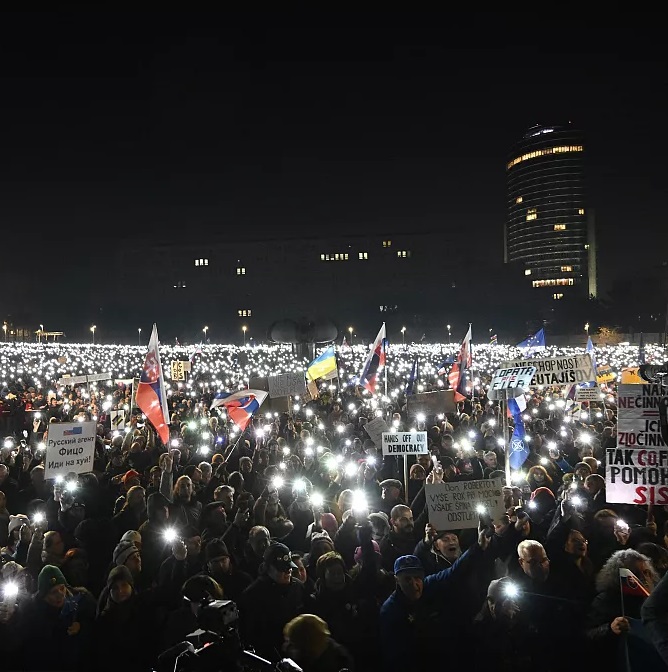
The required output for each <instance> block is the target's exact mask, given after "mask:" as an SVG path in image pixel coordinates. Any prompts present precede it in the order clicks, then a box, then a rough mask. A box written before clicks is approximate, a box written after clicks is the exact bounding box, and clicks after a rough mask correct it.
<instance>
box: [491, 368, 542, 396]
mask: <svg viewBox="0 0 668 672" xmlns="http://www.w3.org/2000/svg"><path fill="white" fill-rule="evenodd" d="M535 375H536V367H535V366H519V367H516V368H510V369H497V370H496V371H495V372H494V376H493V377H492V382H491V384H490V387H491V389H493V390H509V389H510V390H512V389H514V388H516V387H519V388H521V389H524V388H527V387H529V386H530V385H531V379H532V378H533V377H534V376H535Z"/></svg>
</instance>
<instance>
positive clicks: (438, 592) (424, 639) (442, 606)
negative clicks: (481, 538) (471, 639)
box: [380, 544, 482, 672]
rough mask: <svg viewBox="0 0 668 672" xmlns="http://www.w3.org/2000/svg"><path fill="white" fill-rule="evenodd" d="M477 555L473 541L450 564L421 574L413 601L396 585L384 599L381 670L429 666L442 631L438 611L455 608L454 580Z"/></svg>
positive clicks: (479, 555) (402, 670)
mask: <svg viewBox="0 0 668 672" xmlns="http://www.w3.org/2000/svg"><path fill="white" fill-rule="evenodd" d="M480 558H482V550H481V548H480V546H478V544H475V546H473V547H471V548H470V549H468V550H467V551H466V552H465V553H463V554H462V556H461V557H460V558H459V559H458V560H457V561H456V562H455V563H454V564H453V565H452V566H451V567H448V568H447V569H444V570H442V571H440V572H438V573H437V574H432V575H431V576H427V577H425V579H424V588H423V591H422V597H421V598H420V599H419V600H418V601H417V602H416V603H413V604H411V603H409V602H408V601H407V600H406V598H405V597H404V594H403V593H402V592H401V590H400V589H399V588H397V589H396V590H395V591H394V593H392V595H390V597H388V598H387V600H386V601H385V603H384V604H383V606H382V607H381V610H380V636H381V643H382V647H381V648H382V651H383V656H384V661H385V666H384V668H383V670H384V672H394V670H396V671H397V672H406V670H413V671H415V672H418V671H419V670H422V669H427V667H428V665H429V663H430V662H431V664H432V665H433V647H434V642H435V641H436V642H439V646H441V645H442V644H443V636H444V634H446V633H445V632H444V630H445V628H444V627H443V620H442V613H443V611H444V610H448V611H452V610H453V609H455V610H456V608H457V605H456V604H452V597H453V594H454V593H455V591H454V588H455V586H456V582H457V581H458V580H461V579H462V574H463V573H464V572H465V570H466V569H467V568H470V567H471V565H474V564H476V563H477V562H478V560H479V559H480ZM449 602H450V603H449ZM453 636H454V637H456V634H455V633H453ZM421 656H425V658H424V660H421Z"/></svg>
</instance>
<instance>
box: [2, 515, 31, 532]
mask: <svg viewBox="0 0 668 672" xmlns="http://www.w3.org/2000/svg"><path fill="white" fill-rule="evenodd" d="M29 524H30V521H29V520H28V516H26V515H25V513H17V514H16V515H15V516H9V525H8V527H7V531H8V532H9V534H10V535H11V533H12V532H13V531H14V530H18V529H19V528H20V527H21V525H29Z"/></svg>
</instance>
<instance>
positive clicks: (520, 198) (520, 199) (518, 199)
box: [515, 196, 523, 205]
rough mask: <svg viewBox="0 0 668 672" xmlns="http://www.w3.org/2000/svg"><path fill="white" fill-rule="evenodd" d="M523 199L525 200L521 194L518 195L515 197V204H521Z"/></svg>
mask: <svg viewBox="0 0 668 672" xmlns="http://www.w3.org/2000/svg"><path fill="white" fill-rule="evenodd" d="M522 200H523V199H522V197H521V196H518V197H517V198H516V199H515V204H516V205H519V204H520V203H521V202H522Z"/></svg>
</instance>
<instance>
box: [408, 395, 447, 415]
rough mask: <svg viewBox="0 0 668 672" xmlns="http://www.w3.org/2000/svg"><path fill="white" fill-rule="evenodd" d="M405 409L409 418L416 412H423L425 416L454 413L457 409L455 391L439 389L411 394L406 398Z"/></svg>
mask: <svg viewBox="0 0 668 672" xmlns="http://www.w3.org/2000/svg"><path fill="white" fill-rule="evenodd" d="M406 410H407V411H408V415H409V417H411V418H414V417H415V416H416V415H417V414H418V413H424V414H425V415H426V416H430V415H440V414H441V413H455V412H456V411H457V406H456V404H455V391H454V390H439V391H438V392H422V393H420V394H412V395H410V396H409V397H408V398H407V399H406Z"/></svg>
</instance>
